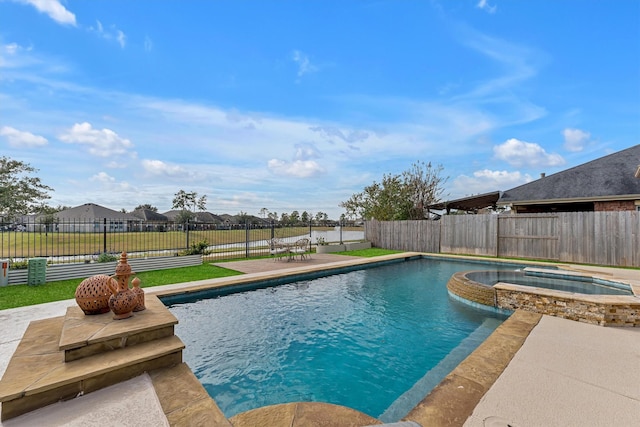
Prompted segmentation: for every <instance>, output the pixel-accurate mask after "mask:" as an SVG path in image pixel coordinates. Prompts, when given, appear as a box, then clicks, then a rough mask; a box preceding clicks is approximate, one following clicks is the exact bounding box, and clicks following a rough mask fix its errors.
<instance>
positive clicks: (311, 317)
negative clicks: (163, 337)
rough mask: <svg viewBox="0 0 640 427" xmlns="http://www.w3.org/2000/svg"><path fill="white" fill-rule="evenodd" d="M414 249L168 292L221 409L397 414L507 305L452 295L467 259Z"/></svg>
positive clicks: (196, 366)
mask: <svg viewBox="0 0 640 427" xmlns="http://www.w3.org/2000/svg"><path fill="white" fill-rule="evenodd" d="M485 268H486V269H492V270H495V269H496V268H510V269H513V268H514V267H513V266H511V267H501V266H498V265H496V264H478V263H467V262H457V261H444V260H433V259H418V260H411V261H406V262H405V261H402V262H398V263H393V264H387V265H383V266H379V267H375V268H368V269H364V270H357V271H351V272H348V273H344V274H336V275H331V276H327V277H321V278H316V279H313V280H300V281H298V282H295V283H289V284H283V285H280V286H276V287H269V288H262V289H256V290H251V291H245V292H240V293H234V294H230V295H226V296H221V297H216V298H209V299H202V300H198V301H193V302H189V303H174V304H172V305H170V306H169V308H170V310H171V312H172V313H174V315H175V316H176V317H177V318H178V320H179V324H178V325H177V326H176V334H177V335H178V336H180V338H181V339H182V340H183V341H184V343H185V344H186V349H185V351H184V359H185V361H186V362H187V364H188V365H189V366H190V367H191V369H192V370H193V372H194V373H195V375H196V376H197V377H198V378H199V379H200V381H201V382H202V384H203V385H204V386H205V388H206V389H207V391H208V392H209V394H210V395H211V396H212V397H213V398H214V399H215V401H216V402H217V404H218V405H219V406H220V408H221V409H222V411H223V412H224V414H225V415H226V416H227V417H231V416H233V415H235V414H238V413H240V412H244V411H247V410H250V409H254V408H258V407H261V406H266V405H273V404H278V403H287V402H296V401H315V402H328V403H334V404H338V405H344V406H348V407H351V408H354V409H357V410H359V411H362V412H364V413H367V414H369V415H371V416H373V417H376V418H380V419H381V420H382V421H386V422H392V421H397V420H399V419H400V418H401V417H402V416H404V415H405V414H406V413H407V412H408V411H409V410H410V409H411V408H412V407H413V406H415V404H417V403H418V402H419V401H420V400H421V399H422V398H423V397H424V396H425V395H426V394H427V393H428V392H429V391H430V389H431V388H433V387H434V386H435V385H437V384H438V382H439V381H440V380H441V379H442V378H444V376H446V375H447V374H448V373H449V372H450V371H451V370H452V369H453V368H454V367H455V366H456V365H457V364H458V363H459V362H460V361H462V360H463V359H464V358H465V357H466V356H467V355H468V354H469V353H471V352H472V351H473V350H474V349H475V348H476V347H477V346H478V345H479V344H480V343H481V342H482V341H483V340H484V339H485V338H486V337H487V336H488V335H489V334H490V333H491V332H492V331H493V330H494V329H495V328H496V327H497V326H498V325H499V324H500V323H501V322H502V320H504V318H505V317H504V316H500V315H498V314H493V313H491V312H488V311H484V310H477V309H474V308H472V307H469V306H466V305H464V304H462V303H459V302H457V301H455V300H453V299H451V298H449V297H448V295H447V289H446V283H447V281H448V280H449V278H450V277H451V275H452V274H453V273H455V272H456V271H462V270H479V269H485Z"/></svg>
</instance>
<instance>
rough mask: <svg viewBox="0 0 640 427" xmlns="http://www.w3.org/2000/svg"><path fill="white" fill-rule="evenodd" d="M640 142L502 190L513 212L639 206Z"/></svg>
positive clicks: (500, 202)
mask: <svg viewBox="0 0 640 427" xmlns="http://www.w3.org/2000/svg"><path fill="white" fill-rule="evenodd" d="M638 165H640V145H635V146H633V147H631V148H627V149H626V150H622V151H618V152H616V153H613V154H610V155H608V156H604V157H601V158H599V159H596V160H593V161H590V162H588V163H584V164H582V165H579V166H576V167H573V168H571V169H567V170H565V171H562V172H558V173H555V174H553V175H549V176H544V174H543V175H541V177H540V179H538V180H536V181H533V182H530V183H528V184H524V185H521V186H519V187H515V188H512V189H510V190H507V191H505V192H503V193H502V195H501V196H500V199H499V200H498V202H497V205H498V206H503V207H510V208H511V210H512V212H514V213H540V212H576V211H630V210H640V168H639V166H638Z"/></svg>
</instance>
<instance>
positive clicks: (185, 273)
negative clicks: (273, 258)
mask: <svg viewBox="0 0 640 427" xmlns="http://www.w3.org/2000/svg"><path fill="white" fill-rule="evenodd" d="M398 252H401V251H391V250H387V249H378V248H371V249H364V250H361V251H348V252H340V253H338V254H336V255H351V256H361V257H375V256H382V255H387V254H393V253H398ZM252 259H257V258H252ZM236 261H237V260H236ZM228 264H229V268H222V267H217V266H214V265H211V264H209V263H204V264H202V265H198V266H195V267H181V268H171V269H167V270H156V271H145V272H142V273H137V274H136V277H138V278H139V279H140V280H141V281H142V287H143V288H148V287H151V286H160V285H170V284H173V283H183V282H192V281H196V280H205V279H217V278H220V277H229V276H237V275H239V274H242V273H240V272H238V271H235V270H233V260H230V261H228ZM80 282H82V279H70V280H61V281H58V282H47V283H46V284H44V285H40V286H28V285H13V286H5V287H2V288H0V310H5V309H8V308H15V307H23V306H27V305H34V304H42V303H45V302H52V301H61V300H65V299H72V298H75V292H76V288H77V287H78V285H79V284H80Z"/></svg>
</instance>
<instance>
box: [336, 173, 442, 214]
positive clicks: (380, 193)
mask: <svg viewBox="0 0 640 427" xmlns="http://www.w3.org/2000/svg"><path fill="white" fill-rule="evenodd" d="M441 172H442V166H438V167H433V166H432V165H431V163H424V162H419V161H418V162H416V163H414V164H413V165H412V167H411V168H410V169H408V170H406V171H404V172H403V173H402V174H400V175H390V174H389V175H387V174H385V175H384V176H383V178H382V182H381V183H377V182H375V181H374V182H373V184H371V185H369V186H367V187H365V188H364V190H363V191H362V192H360V193H356V194H354V195H352V196H351V198H350V199H349V200H347V201H346V202H342V203H340V206H341V207H343V208H345V210H346V211H347V215H348V216H349V217H354V216H356V217H360V218H364V219H372V218H375V219H377V220H380V221H394V220H406V219H424V218H425V217H428V213H429V209H428V207H429V205H432V204H435V203H438V202H439V201H440V197H441V196H442V193H443V191H444V190H443V188H442V185H444V183H445V182H446V181H447V179H448V178H443V177H441V176H440V173H441Z"/></svg>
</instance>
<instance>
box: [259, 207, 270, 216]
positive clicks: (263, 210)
mask: <svg viewBox="0 0 640 427" xmlns="http://www.w3.org/2000/svg"><path fill="white" fill-rule="evenodd" d="M260 215H262V218H267V215H269V209H267V208H262V209H260Z"/></svg>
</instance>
